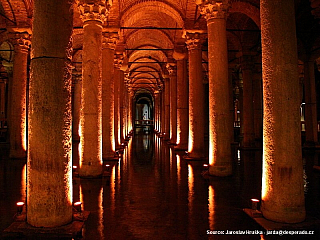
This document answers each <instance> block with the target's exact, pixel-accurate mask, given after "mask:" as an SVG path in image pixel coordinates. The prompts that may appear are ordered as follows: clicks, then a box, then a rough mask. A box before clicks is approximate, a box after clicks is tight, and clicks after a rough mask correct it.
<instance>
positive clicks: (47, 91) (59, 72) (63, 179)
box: [27, 0, 72, 227]
mask: <svg viewBox="0 0 320 240" xmlns="http://www.w3.org/2000/svg"><path fill="white" fill-rule="evenodd" d="M71 7H72V3H71V2H70V1H67V0H64V1H58V2H57V1H53V0H46V1H43V0H35V1H34V12H33V27H32V29H33V37H32V51H31V52H32V56H31V74H30V76H31V78H30V91H29V112H28V113H29V118H28V120H29V124H28V134H29V135H28V140H29V141H28V163H27V168H28V174H27V178H28V179H27V183H28V186H27V189H28V191H27V194H28V196H27V201H28V202H27V222H28V223H29V224H30V225H32V226H35V227H56V226H62V225H65V224H68V223H70V222H71V221H72V159H71V156H72V151H71V148H72V131H71V121H72V113H71V54H70V50H71V46H72V42H71V35H72V15H71V14H70V8H71ZM48 9H50V11H48ZM61 26H63V28H61ZM57 32H59V34H57Z"/></svg>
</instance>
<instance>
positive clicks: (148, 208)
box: [0, 134, 320, 240]
mask: <svg viewBox="0 0 320 240" xmlns="http://www.w3.org/2000/svg"><path fill="white" fill-rule="evenodd" d="M74 149H77V146H76V145H74ZM0 154H1V155H0V156H1V157H0V203H1V204H0V219H1V220H0V230H1V231H2V230H3V229H5V228H6V227H8V226H9V225H10V224H11V222H12V217H13V215H14V214H15V212H16V207H15V203H16V202H18V201H21V200H24V199H25V161H24V160H10V159H8V158H7V157H6V156H7V150H6V148H4V147H2V148H1V152H0ZM182 154H183V152H180V153H179V152H175V151H173V150H172V148H170V147H169V146H168V145H167V144H166V143H165V142H163V141H162V140H161V139H160V138H158V137H157V136H155V135H153V134H136V135H135V136H134V137H133V138H132V139H131V140H130V142H129V144H128V146H127V148H126V149H125V150H124V152H123V155H122V156H121V157H120V158H119V161H109V162H105V165H109V166H105V170H106V173H107V174H106V175H107V176H106V177H104V178H102V179H79V178H74V189H73V191H74V202H76V201H81V202H82V203H83V206H82V207H83V210H85V211H90V216H89V218H88V220H87V221H86V223H85V227H84V229H83V237H84V239H89V240H91V239H93V240H95V239H265V237H264V236H260V234H252V235H236V236H235V235H231V236H226V235H208V234H207V233H208V231H224V232H225V233H226V231H227V230H252V231H254V230H259V231H262V229H261V228H260V227H259V225H257V224H256V223H255V222H254V221H253V220H252V219H251V218H249V217H248V216H247V215H246V214H245V213H244V212H243V211H242V209H243V208H248V207H250V206H251V202H250V199H251V198H259V196H260V186H261V155H262V153H261V151H243V152H241V153H240V152H235V154H234V175H233V176H232V177H227V178H215V177H210V179H208V178H206V177H204V174H203V173H204V170H205V169H204V167H203V163H205V161H186V160H185V159H183V157H182ZM319 156H320V155H319V154H318V152H305V153H304V161H305V163H307V164H306V168H305V192H306V203H307V204H306V206H307V211H308V215H312V216H314V217H318V218H319V216H320V213H319V212H320V208H319V205H320V204H319V203H320V174H319V173H318V172H315V171H314V170H313V168H312V166H313V164H318V162H319ZM74 159H75V160H74V162H75V164H77V163H76V162H77V155H76V154H74ZM267 239H270V238H267ZM272 239H273V238H272ZM300 239H301V238H300ZM315 239H316V238H315Z"/></svg>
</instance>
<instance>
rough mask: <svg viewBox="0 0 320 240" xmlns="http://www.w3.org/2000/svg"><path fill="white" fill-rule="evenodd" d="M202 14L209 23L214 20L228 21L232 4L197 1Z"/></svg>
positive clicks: (222, 0) (218, 1) (217, 0)
mask: <svg viewBox="0 0 320 240" xmlns="http://www.w3.org/2000/svg"><path fill="white" fill-rule="evenodd" d="M196 3H197V5H198V6H199V8H200V13H201V14H202V15H204V17H205V18H206V20H207V21H210V20H212V19H226V18H227V16H228V10H229V8H230V4H229V1H228V0H197V2H196Z"/></svg>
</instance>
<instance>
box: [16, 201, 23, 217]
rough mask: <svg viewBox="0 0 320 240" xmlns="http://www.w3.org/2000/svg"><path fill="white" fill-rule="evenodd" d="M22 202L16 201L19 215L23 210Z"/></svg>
mask: <svg viewBox="0 0 320 240" xmlns="http://www.w3.org/2000/svg"><path fill="white" fill-rule="evenodd" d="M23 206H24V202H17V213H18V215H21V213H22V210H23Z"/></svg>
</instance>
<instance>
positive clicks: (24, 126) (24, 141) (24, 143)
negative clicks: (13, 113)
mask: <svg viewBox="0 0 320 240" xmlns="http://www.w3.org/2000/svg"><path fill="white" fill-rule="evenodd" d="M21 143H22V148H23V150H24V151H26V150H27V124H26V112H25V111H23V113H22V116H21Z"/></svg>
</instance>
